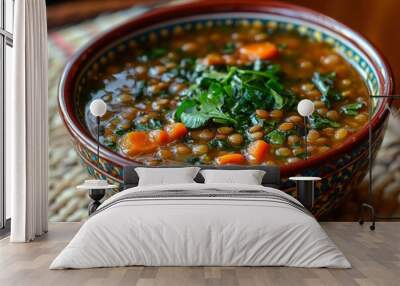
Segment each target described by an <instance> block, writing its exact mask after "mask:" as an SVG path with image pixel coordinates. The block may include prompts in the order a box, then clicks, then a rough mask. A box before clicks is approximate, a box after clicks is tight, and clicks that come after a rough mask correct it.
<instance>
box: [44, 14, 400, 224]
mask: <svg viewBox="0 0 400 286" xmlns="http://www.w3.org/2000/svg"><path fill="white" fill-rule="evenodd" d="M138 12H141V11H138V10H135V9H132V10H128V11H124V12H119V13H115V14H114V15H111V16H102V17H101V18H99V19H97V20H93V21H91V22H88V23H83V24H80V25H78V26H74V27H71V28H66V29H62V30H60V31H56V32H52V33H51V34H50V36H49V52H50V69H53V70H54V71H58V73H57V72H55V73H54V74H57V75H58V76H57V77H55V76H54V78H53V79H52V81H51V90H50V93H51V95H52V96H53V97H52V98H51V100H52V101H51V103H53V104H54V102H55V86H56V84H57V83H58V81H59V72H60V71H61V70H62V67H63V66H64V63H65V61H66V60H68V59H69V58H70V56H71V55H72V54H73V53H74V52H75V51H76V49H78V48H80V47H81V46H83V44H84V43H85V42H86V41H87V40H88V39H91V38H93V36H94V35H97V34H98V33H100V31H102V30H105V29H107V28H109V27H111V26H114V25H117V23H119V22H120V21H122V20H123V19H125V18H129V17H131V15H133V14H136V13H138ZM100 23H101V25H100ZM93 27H95V29H93ZM78 31H79V33H78ZM193 35H196V36H195V37H193ZM267 40H268V42H267ZM105 43H107V44H105ZM93 47H95V48H96V49H87V50H85V51H83V52H82V53H81V54H80V56H78V57H77V58H75V64H74V65H73V66H70V67H69V68H70V69H69V70H68V71H67V73H66V74H65V76H64V77H63V80H62V86H61V90H60V100H61V106H62V108H61V114H62V116H63V117H64V118H65V119H66V120H65V125H66V127H67V129H69V130H70V132H71V133H72V134H73V135H72V138H73V145H74V147H75V150H72V149H71V144H69V143H68V142H67V140H65V134H66V133H65V129H63V127H62V126H63V124H62V121H61V120H59V117H58V114H57V113H55V109H54V106H52V105H51V106H50V108H51V112H50V113H51V114H52V118H51V128H52V129H51V132H50V133H51V138H50V147H51V164H52V166H51V168H50V173H51V177H52V180H53V181H51V182H50V187H51V190H50V204H51V208H50V211H51V213H52V214H51V215H52V218H51V219H52V220H80V219H82V218H83V217H85V216H86V209H85V206H86V204H87V198H86V193H85V192H79V191H77V190H75V188H74V187H75V186H76V185H78V184H79V183H81V182H82V181H83V180H84V179H85V178H86V177H87V175H86V174H84V173H83V172H81V170H82V169H81V168H82V167H81V166H79V165H77V160H78V157H77V155H78V156H79V158H80V161H81V163H82V166H83V167H84V168H85V169H87V170H88V173H89V174H90V175H92V176H96V177H102V178H105V179H107V180H109V181H110V182H113V183H117V184H118V183H120V182H121V177H122V173H121V172H122V169H121V166H122V165H126V164H132V161H135V162H136V163H137V164H145V165H152V166H154V165H227V164H237V165H254V164H256V165H257V164H258V165H263V164H267V165H268V164H274V165H279V166H281V172H282V179H283V186H282V187H283V189H285V191H287V192H289V193H293V194H294V191H295V187H294V184H293V182H291V181H289V180H288V179H287V178H288V177H289V176H292V175H298V174H302V175H312V176H319V177H322V178H323V179H322V180H321V181H320V182H318V183H317V185H316V190H317V201H316V204H315V205H314V209H313V212H314V214H315V215H316V216H318V217H319V218H323V219H333V218H337V217H341V218H343V219H350V220H353V219H355V218H356V215H355V214H356V210H355V209H356V208H357V207H358V203H359V201H361V200H363V199H364V198H365V196H364V195H363V194H365V192H362V191H357V190H358V189H360V188H359V187H360V183H361V182H362V180H363V178H364V176H365V174H366V172H367V167H368V161H367V160H366V159H367V156H368V137H367V136H366V135H367V123H368V108H369V107H370V106H369V104H372V105H373V109H374V112H375V113H374V114H378V113H379V114H381V115H382V116H381V117H380V118H379V120H378V119H377V120H376V123H374V129H373V135H374V145H373V148H372V149H373V152H374V154H376V153H377V151H378V149H379V147H380V145H381V142H382V140H383V137H384V132H385V130H386V127H387V122H388V114H389V112H387V109H385V102H384V100H383V99H382V100H378V99H377V100H376V101H372V102H371V101H370V100H369V96H368V91H370V92H372V93H378V90H379V89H380V83H379V81H378V78H377V74H376V70H375V67H374V66H373V65H372V64H371V63H370V61H369V60H368V59H367V58H366V57H365V55H364V54H363V53H362V51H360V50H359V49H358V48H355V47H354V46H353V45H352V44H351V42H349V41H347V40H345V39H342V38H340V37H336V36H335V35H334V34H332V33H331V32H329V31H321V30H318V29H316V28H315V27H310V26H307V25H303V24H302V23H295V22H293V21H291V20H290V19H285V18H280V19H263V18H260V17H259V16H256V15H252V14H243V15H239V16H235V17H230V18H218V17H209V18H204V19H186V20H185V21H182V22H178V23H168V24H166V25H163V26H162V27H155V28H151V29H149V30H146V31H144V32H141V33H138V34H133V35H128V36H126V37H125V38H121V39H117V38H116V37H114V36H110V37H109V38H108V39H106V40H104V41H103V42H102V41H99V42H97V44H95V46H93ZM94 50H95V51H96V52H93V51H94ZM350 63H351V64H350ZM71 67H72V68H71ZM50 75H52V72H50ZM67 75H68V78H67ZM94 99H102V100H103V101H104V102H106V104H107V109H108V112H107V113H106V114H105V116H103V117H102V119H101V122H100V143H101V145H102V152H101V156H100V158H99V162H100V164H99V166H97V164H96V162H97V160H98V158H97V153H96V140H95V139H94V138H96V136H97V125H96V120H95V118H94V117H93V116H92V115H91V114H90V112H89V105H90V103H91V102H92V100H94ZM302 99H309V100H311V101H313V104H314V108H315V112H314V113H313V114H312V115H311V116H310V117H309V121H308V122H307V127H308V128H305V125H304V118H303V117H302V116H301V115H300V114H299V113H298V111H297V105H298V103H299V102H300V100H302ZM387 106H389V105H386V107H387ZM386 134H389V135H390V134H391V133H386ZM68 136H70V135H68ZM387 136H388V135H386V137H387ZM305 138H307V142H306V141H305ZM306 143H307V145H306ZM306 146H307V149H306ZM389 146H390V145H389ZM387 149H388V148H385V149H384V150H387ZM66 154H67V155H66ZM378 158H379V154H378ZM378 162H380V161H378ZM378 169H379V168H378ZM65 174H66V175H65ZM64 175H65V176H64ZM364 190H365V188H364ZM359 193H361V195H359ZM381 195H382V194H381ZM383 197H384V195H382V199H383ZM374 198H375V199H376V198H377V197H374ZM377 202H378V204H381V201H377ZM335 209H336V210H335ZM333 210H335V211H333ZM378 211H379V205H378ZM398 211H399V208H398V207H397V206H394V207H393V208H392V210H391V212H390V214H389V215H393V214H395V213H396V212H398Z"/></svg>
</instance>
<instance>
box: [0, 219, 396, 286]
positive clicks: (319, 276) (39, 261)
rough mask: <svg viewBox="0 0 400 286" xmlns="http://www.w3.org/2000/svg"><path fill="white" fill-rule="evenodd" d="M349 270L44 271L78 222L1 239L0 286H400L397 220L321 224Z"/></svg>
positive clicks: (187, 268)
mask: <svg viewBox="0 0 400 286" xmlns="http://www.w3.org/2000/svg"><path fill="white" fill-rule="evenodd" d="M322 226H323V227H324V229H325V230H326V231H327V232H328V234H329V236H330V237H331V238H332V240H333V241H335V242H336V244H337V245H338V246H339V248H340V249H341V250H342V251H343V252H344V254H345V255H346V256H347V258H348V259H349V260H350V262H351V263H352V265H353V269H349V270H339V269H302V268H287V267H125V268H109V269H104V268H103V269H89V270H52V271H50V270H48V267H49V264H50V262H51V261H52V260H53V259H54V257H55V256H56V255H57V254H58V253H59V252H60V251H61V249H62V248H63V247H64V246H65V245H66V244H67V242H68V241H69V240H70V239H71V238H72V236H73V235H74V234H75V232H76V231H77V230H78V228H79V227H80V224H79V223H53V224H51V225H50V232H49V234H48V235H46V236H44V237H43V238H41V239H39V240H37V241H35V242H33V243H29V244H10V243H9V241H8V238H5V239H3V240H1V241H0V285H1V286H17V285H23V286H25V285H27V286H35V285H52V286H62V285H68V286H88V285H96V286H100V285H107V286H109V285H132V286H133V285H137V286H139V285H140V286H153V285H167V286H179V285H193V286H195V285H199V286H200V285H201V286H203V285H226V286H235V285H242V286H261V285H290V286H291V285H295V286H297V285H329V286H330V285H346V286H351V285H362V286H364V285H365V286H370V285H382V286H383V285H384V286H390V285H400V222H385V223H378V224H377V229H376V230H375V231H374V232H371V231H370V230H369V229H368V226H367V225H364V226H359V225H358V224H357V223H344V222H325V223H322Z"/></svg>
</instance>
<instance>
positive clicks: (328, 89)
mask: <svg viewBox="0 0 400 286" xmlns="http://www.w3.org/2000/svg"><path fill="white" fill-rule="evenodd" d="M335 79H336V73H334V72H332V73H327V74H323V75H322V74H320V73H318V72H315V73H314V75H313V78H312V82H313V83H314V85H315V86H316V87H317V89H318V90H319V92H320V93H321V101H322V102H323V103H325V105H326V107H328V108H332V101H339V100H341V99H342V95H341V94H340V93H339V92H337V91H335V90H334V84H335Z"/></svg>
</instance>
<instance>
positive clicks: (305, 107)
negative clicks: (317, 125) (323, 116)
mask: <svg viewBox="0 0 400 286" xmlns="http://www.w3.org/2000/svg"><path fill="white" fill-rule="evenodd" d="M314 110H315V107H314V103H313V102H312V101H311V100H309V99H303V100H301V101H300V102H299V104H298V105H297V111H298V113H299V114H300V115H301V116H303V118H304V143H305V150H304V151H305V155H306V156H305V157H306V160H307V159H308V150H307V134H308V132H307V119H308V117H309V116H311V114H313V112H314Z"/></svg>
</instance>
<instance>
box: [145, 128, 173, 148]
mask: <svg viewBox="0 0 400 286" xmlns="http://www.w3.org/2000/svg"><path fill="white" fill-rule="evenodd" d="M149 136H150V141H152V142H154V143H156V144H157V145H159V146H162V145H165V144H168V142H169V136H168V133H167V131H164V130H152V131H150V133H149Z"/></svg>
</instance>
